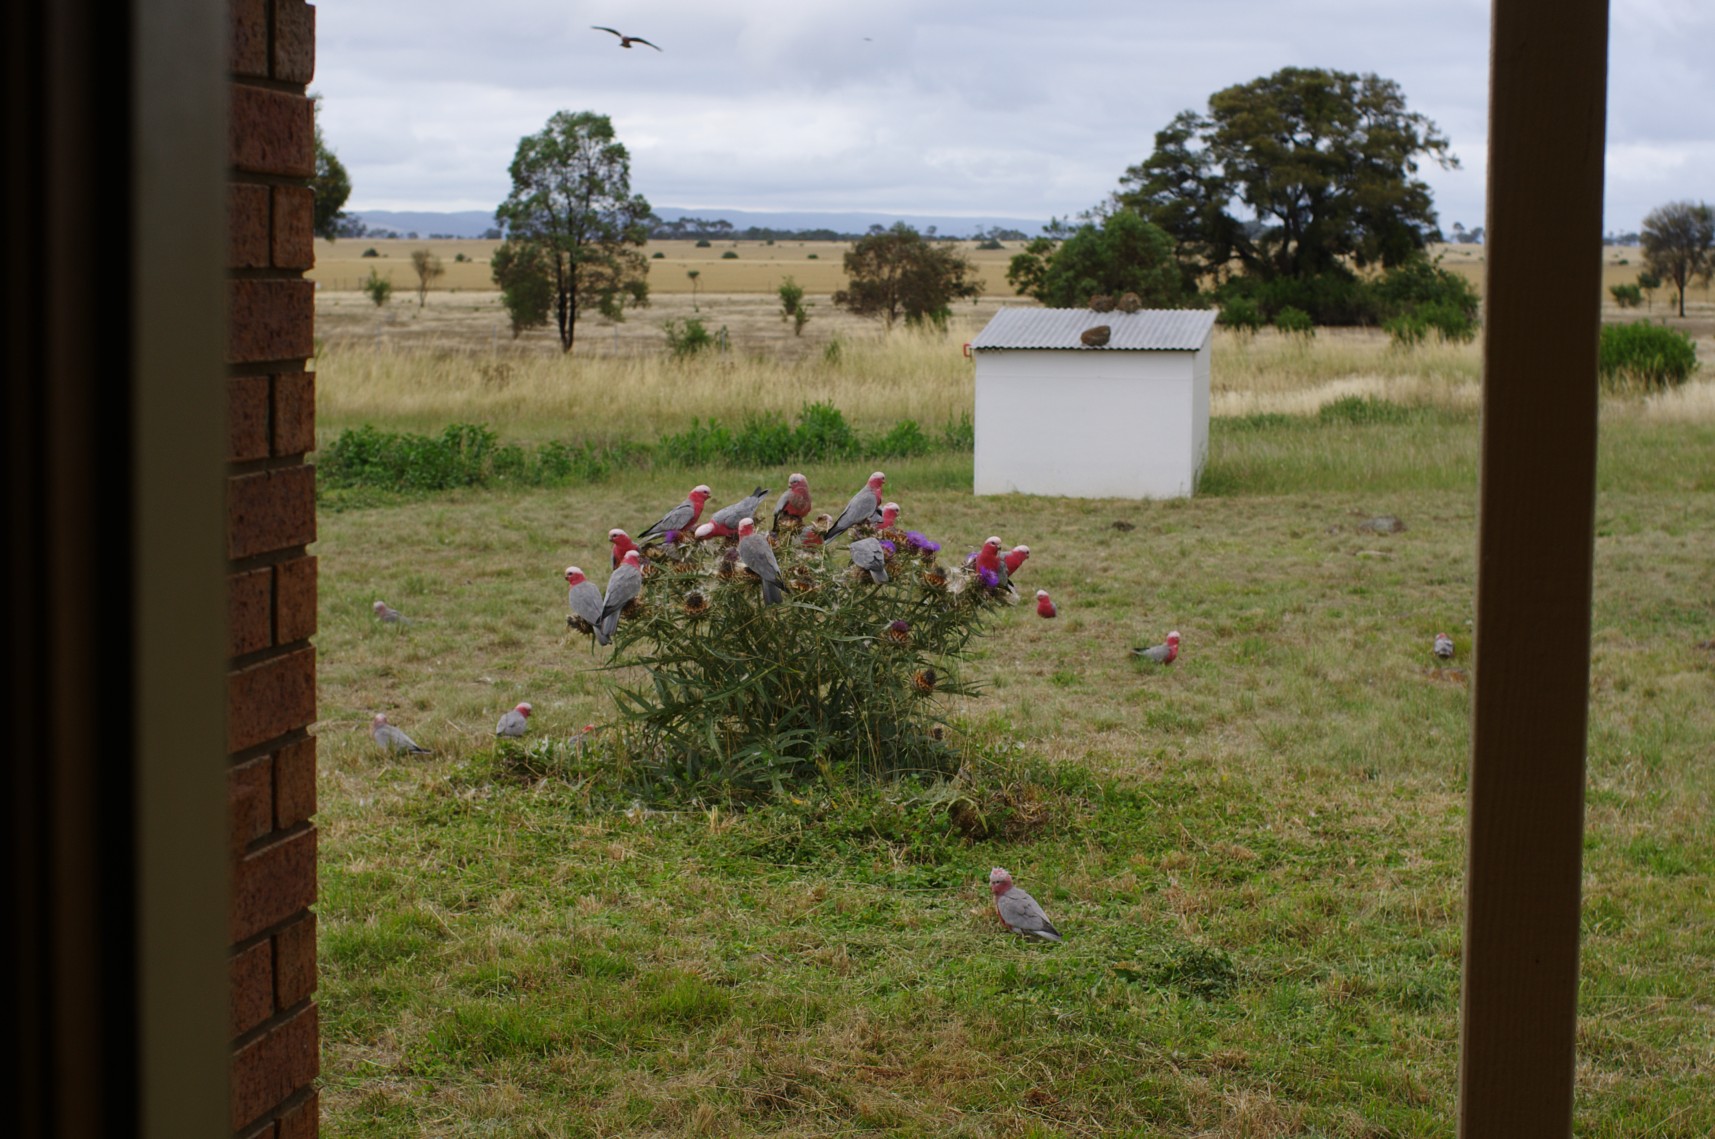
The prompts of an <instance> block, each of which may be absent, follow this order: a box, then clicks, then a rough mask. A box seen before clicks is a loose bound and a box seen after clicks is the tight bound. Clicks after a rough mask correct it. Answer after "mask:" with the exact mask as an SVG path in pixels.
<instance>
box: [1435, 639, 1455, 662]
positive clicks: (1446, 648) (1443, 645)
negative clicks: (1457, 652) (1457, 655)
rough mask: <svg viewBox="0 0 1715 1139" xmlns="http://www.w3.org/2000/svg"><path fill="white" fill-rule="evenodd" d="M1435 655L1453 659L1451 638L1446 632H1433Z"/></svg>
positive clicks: (1443, 658) (1444, 658)
mask: <svg viewBox="0 0 1715 1139" xmlns="http://www.w3.org/2000/svg"><path fill="white" fill-rule="evenodd" d="M1435 655H1436V656H1437V657H1439V658H1440V659H1442V660H1452V659H1453V638H1452V637H1449V636H1448V635H1447V634H1446V633H1437V634H1435Z"/></svg>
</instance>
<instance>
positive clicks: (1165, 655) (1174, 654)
mask: <svg viewBox="0 0 1715 1139" xmlns="http://www.w3.org/2000/svg"><path fill="white" fill-rule="evenodd" d="M1131 655H1132V656H1137V657H1142V658H1143V659H1144V660H1152V661H1154V662H1155V663H1156V664H1172V663H1173V662H1174V660H1176V659H1177V658H1178V656H1179V630H1178V629H1175V630H1173V631H1172V632H1171V633H1169V634H1167V643H1166V644H1161V645H1155V646H1154V647H1152V648H1147V649H1133V650H1131Z"/></svg>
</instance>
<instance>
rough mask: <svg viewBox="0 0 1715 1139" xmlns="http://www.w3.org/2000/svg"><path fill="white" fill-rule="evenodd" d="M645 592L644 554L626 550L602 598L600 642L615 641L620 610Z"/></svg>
mask: <svg viewBox="0 0 1715 1139" xmlns="http://www.w3.org/2000/svg"><path fill="white" fill-rule="evenodd" d="M642 592H643V555H642V554H640V553H638V552H637V551H636V550H627V551H625V560H624V561H622V562H620V563H619V568H618V569H616V570H614V571H613V575H612V576H611V577H609V578H608V579H607V593H606V594H604V595H603V596H602V599H601V613H600V615H599V616H598V617H597V619H596V626H595V639H596V641H597V642H599V643H600V644H604V645H611V644H612V643H613V631H614V630H615V629H617V628H619V611H620V610H621V609H624V608H625V607H626V605H627V604H629V603H630V602H632V601H635V600H637V595H638V594H640V593H642Z"/></svg>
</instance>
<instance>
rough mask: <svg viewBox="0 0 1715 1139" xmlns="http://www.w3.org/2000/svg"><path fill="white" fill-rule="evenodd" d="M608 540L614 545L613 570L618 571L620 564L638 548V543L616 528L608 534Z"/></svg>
mask: <svg viewBox="0 0 1715 1139" xmlns="http://www.w3.org/2000/svg"><path fill="white" fill-rule="evenodd" d="M607 540H608V541H610V542H612V543H613V568H614V569H618V568H619V563H620V562H623V561H624V560H625V555H626V553H627V552H629V551H631V550H635V549H636V548H637V543H636V542H633V541H632V540H631V535H630V534H627V533H626V532H625V531H624V530H621V529H620V528H619V527H617V526H615V527H614V528H613V529H612V530H609V531H608V532H607Z"/></svg>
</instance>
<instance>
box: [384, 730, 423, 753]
mask: <svg viewBox="0 0 1715 1139" xmlns="http://www.w3.org/2000/svg"><path fill="white" fill-rule="evenodd" d="M373 734H374V736H375V742H376V743H378V744H380V745H381V746H382V747H384V748H386V749H387V750H388V751H410V752H416V753H417V754H419V755H428V754H429V749H428V748H426V747H421V746H419V745H418V743H417V741H416V740H413V739H412V738H411V737H410V736H408V735H406V734H405V733H404V732H402V731H400V730H399V729H398V728H395V727H394V726H393V725H392V724H382V725H381V726H380V727H379V728H376V729H375V731H374V733H373Z"/></svg>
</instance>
